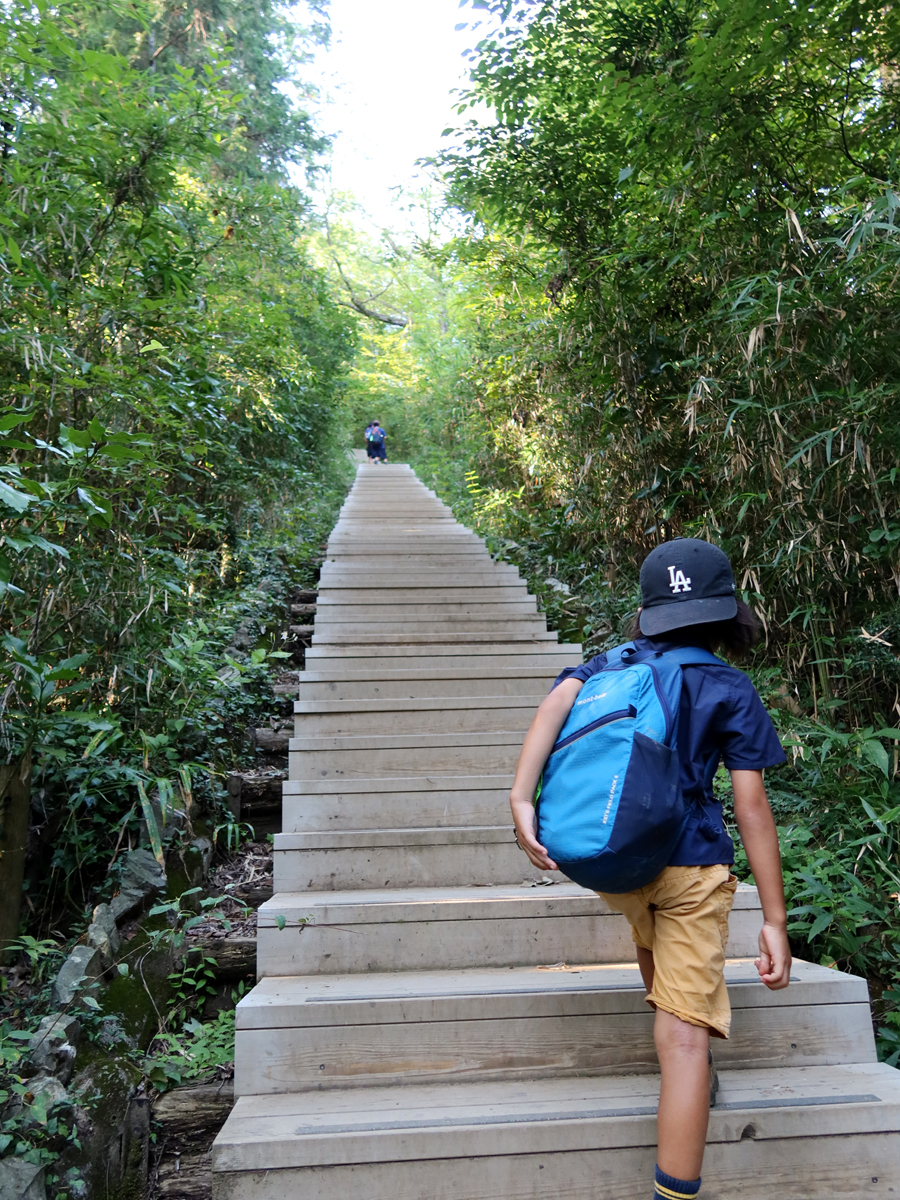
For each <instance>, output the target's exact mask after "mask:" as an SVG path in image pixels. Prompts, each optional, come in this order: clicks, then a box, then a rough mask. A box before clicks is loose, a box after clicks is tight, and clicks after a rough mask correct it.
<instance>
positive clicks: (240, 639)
mask: <svg viewBox="0 0 900 1200" xmlns="http://www.w3.org/2000/svg"><path fill="white" fill-rule="evenodd" d="M254 644H255V639H254V637H253V635H252V634H251V632H250V627H249V626H248V625H239V626H238V627H237V629H236V630H235V631H234V637H233V638H232V639H231V645H232V646H233V647H234V649H235V650H252V649H253V646H254Z"/></svg>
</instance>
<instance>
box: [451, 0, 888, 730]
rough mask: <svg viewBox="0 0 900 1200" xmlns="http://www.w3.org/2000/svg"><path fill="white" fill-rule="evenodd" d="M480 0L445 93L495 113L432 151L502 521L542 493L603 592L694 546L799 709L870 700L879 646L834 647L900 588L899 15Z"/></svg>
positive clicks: (488, 483) (863, 705) (485, 470)
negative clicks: (681, 544) (682, 538)
mask: <svg viewBox="0 0 900 1200" xmlns="http://www.w3.org/2000/svg"><path fill="white" fill-rule="evenodd" d="M483 7H486V8H487V9H489V10H490V12H491V13H492V14H493V15H494V17H495V18H496V20H497V22H498V26H499V28H498V31H497V33H496V34H495V35H491V36H489V37H488V38H486V39H485V40H484V42H483V43H482V44H481V46H480V48H479V53H478V56H477V57H476V59H475V65H474V70H473V83H472V87H471V90H470V93H469V95H468V97H466V101H465V102H466V103H475V102H480V103H483V104H486V105H487V106H489V107H490V108H491V109H492V110H493V114H494V115H495V116H496V122H495V123H482V124H472V125H470V126H468V127H467V128H466V129H465V130H464V131H463V132H462V133H461V134H460V140H459V144H458V147H457V149H456V150H455V151H452V152H449V153H448V154H447V155H445V157H444V165H445V166H446V167H448V168H450V170H451V180H452V188H453V191H454V195H455V198H456V199H457V201H458V202H459V203H460V204H461V205H463V206H464V207H466V208H468V209H469V210H470V212H471V213H472V214H473V218H474V219H473V224H472V233H471V237H470V238H469V239H468V241H467V242H460V243H459V245H458V247H457V248H456V251H455V252H456V253H457V254H458V256H459V257H460V259H461V260H463V259H464V260H465V261H466V262H467V264H468V269H469V270H470V271H471V272H473V273H474V274H475V276H476V278H478V279H479V280H480V281H481V282H482V285H483V291H484V295H483V299H482V301H481V304H480V314H479V316H480V328H481V333H482V336H481V339H480V344H478V342H477V341H476V343H475V344H474V346H473V349H474V355H473V362H472V366H471V368H470V370H469V372H468V375H467V379H466V380H465V381H464V382H463V387H464V388H465V389H466V390H467V391H468V393H469V400H468V405H467V408H468V414H467V421H468V423H469V430H468V432H467V434H466V438H465V440H466V441H467V443H468V445H469V446H472V447H473V448H474V457H475V462H476V466H477V469H478V472H479V479H480V482H481V484H482V486H484V487H487V488H499V489H500V490H501V492H502V494H503V495H504V497H505V498H506V501H505V505H503V506H501V507H502V508H504V509H505V510H506V512H499V513H498V514H497V516H496V517H495V519H494V524H495V525H499V526H504V522H506V527H505V528H504V529H503V530H502V531H503V532H504V533H508V532H509V530H510V529H511V530H512V534H511V535H512V537H513V539H514V540H518V538H517V537H516V532H515V530H516V526H517V525H519V524H521V523H523V520H524V519H525V517H524V516H523V514H522V510H526V514H527V512H528V511H530V512H532V513H533V512H534V511H535V510H538V511H540V512H543V513H547V512H551V511H552V512H554V513H558V514H559V516H560V520H561V524H562V523H563V522H564V524H565V529H564V530H563V536H561V538H560V543H559V545H558V547H557V546H554V547H553V549H554V553H558V554H559V555H560V556H561V557H566V556H567V555H569V554H571V555H573V556H575V557H576V560H577V561H578V562H580V561H583V560H584V559H587V561H588V562H589V565H590V566H591V568H592V569H593V570H594V571H598V572H601V573H602V574H603V575H604V576H605V577H606V578H607V579H608V580H609V581H610V582H612V583H614V584H617V583H618V579H619V577H620V575H621V574H622V573H623V572H624V574H625V577H626V580H627V581H628V583H629V584H630V582H631V580H632V579H633V578H634V573H635V568H636V565H637V564H638V562H639V561H640V559H641V557H642V556H643V554H644V553H645V552H646V551H647V550H648V549H649V548H651V547H652V545H653V544H654V543H655V541H656V540H658V539H659V538H661V537H670V536H672V535H674V534H678V533H684V534H695V535H698V536H711V537H714V538H716V539H717V540H719V541H720V542H722V543H723V544H724V545H725V547H726V548H727V549H728V550H729V552H730V553H731V554H732V556H733V558H734V560H735V563H736V566H737V568H738V572H739V580H740V583H741V587H742V589H743V590H744V592H745V594H746V595H747V596H748V597H749V598H751V599H753V600H754V601H755V603H756V606H757V607H758V609H759V610H760V611H761V612H762V614H763V615H764V617H765V619H766V622H767V628H768V632H769V637H770V643H771V645H772V646H773V648H777V650H778V652H779V653H780V655H781V656H782V659H783V660H784V661H785V662H786V664H787V666H788V668H789V670H790V671H791V673H792V675H794V676H795V677H796V678H797V679H798V681H799V682H800V683H801V685H802V686H803V687H804V688H805V689H808V690H809V691H810V693H811V694H812V699H813V703H814V705H815V706H816V708H818V705H820V704H822V705H825V706H826V708H828V706H832V705H834V704H835V702H839V704H840V706H841V707H842V708H846V709H847V712H846V714H845V715H846V716H848V717H849V718H850V719H851V720H853V721H856V720H861V721H863V723H865V722H874V721H875V720H877V719H881V717H882V716H883V714H880V715H879V713H878V712H877V710H876V709H875V707H873V704H872V695H873V690H874V691H876V692H877V691H878V689H877V688H875V689H873V688H872V686H871V684H872V675H873V670H874V674H875V676H876V678H877V677H878V667H877V664H875V663H873V662H872V661H871V659H870V660H869V661H867V662H866V663H865V665H863V664H862V663H860V666H861V667H862V669H861V670H859V669H854V670H852V671H849V672H848V671H846V670H844V665H843V663H836V662H835V661H834V660H835V658H836V657H838V658H839V657H840V656H841V650H842V648H843V647H842V641H843V639H844V638H845V637H846V636H847V635H848V634H849V633H851V631H853V630H857V631H858V630H859V628H860V627H861V626H866V627H868V623H869V622H872V621H875V620H877V619H878V617H879V616H880V615H881V613H882V612H884V611H886V610H887V609H888V608H889V606H890V605H891V604H892V602H893V600H894V598H895V596H896V586H897V585H896V578H897V563H898V560H897V537H898V532H897V530H895V528H894V525H895V524H896V523H897V512H896V510H897V496H898V493H897V472H896V459H897V452H898V436H900V429H898V427H897V425H896V422H895V421H894V420H893V417H892V414H893V412H894V411H895V410H896V407H897V406H896V379H897V377H898V366H900V342H898V338H897V327H896V321H895V320H894V311H895V307H896V285H895V281H896V278H897V267H898V264H900V258H898V253H900V239H898V229H897V223H896V211H897V207H898V201H897V198H896V193H895V190H894V186H893V184H892V182H891V172H892V170H893V167H892V165H891V164H892V163H893V162H894V159H895V156H896V153H897V150H898V145H897V141H896V127H897V126H896V113H897V106H898V102H900V92H898V88H897V79H898V73H897V69H896V68H897V63H896V53H897V49H896V48H897V46H898V44H900V39H898V37H897V19H898V18H897V14H896V13H895V12H894V11H893V10H891V9H885V8H883V7H879V6H877V5H875V4H864V5H862V6H860V5H856V4H849V3H848V4H845V3H842V2H838V3H834V4H831V5H827V6H824V7H823V6H821V5H816V6H814V7H813V8H809V9H807V10H804V12H802V13H800V12H798V11H797V10H796V9H795V7H794V6H793V5H791V4H788V3H787V2H785V3H783V4H774V5H766V6H763V7H760V6H758V5H738V6H734V5H720V6H715V5H714V6H713V7H712V8H709V7H707V8H702V9H701V8H697V7H696V6H692V5H683V4H679V3H673V4H669V5H664V6H662V7H660V6H658V5H651V6H648V5H645V4H643V3H642V0H625V2H623V3H612V2H609V3H607V2H606V0H597V2H595V3H591V4H587V5H585V4H575V3H570V2H568V0H554V2H552V3H546V4H543V5H540V6H536V7H531V8H528V9H525V8H523V9H522V11H521V12H518V11H512V10H513V9H514V7H515V6H512V5H507V4H501V3H496V4H493V3H492V4H487V5H485V6H483ZM463 107H465V105H464V106H463ZM523 488H524V491H523V492H522V493H521V498H520V499H516V496H517V494H518V493H519V492H520V489H523ZM880 627H881V626H879V628H880ZM891 692H892V694H893V687H892V688H891Z"/></svg>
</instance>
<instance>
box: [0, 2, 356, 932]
mask: <svg viewBox="0 0 900 1200" xmlns="http://www.w3.org/2000/svg"><path fill="white" fill-rule="evenodd" d="M289 7H291V6H288V7H285V6H280V5H278V6H276V5H274V4H270V3H264V4H262V5H261V6H260V5H257V6H255V7H254V8H253V10H252V11H250V10H248V9H247V8H246V6H240V5H237V4H234V3H231V2H230V0H225V2H220V0H215V2H212V0H210V2H209V3H205V2H204V3H200V4H198V5H193V6H191V7H190V9H189V10H188V9H184V8H173V7H172V6H171V5H168V4H164V3H162V2H161V0H141V2H140V3H137V4H133V3H128V4H124V3H122V4H120V3H114V4H103V5H100V4H93V3H80V2H75V0H71V2H68V3H64V4H62V5H58V6H55V7H54V8H53V9H52V10H51V9H50V8H49V7H47V6H43V5H37V6H32V5H29V4H24V3H13V4H10V5H8V6H6V7H5V9H4V11H3V13H2V14H0V59H2V61H3V64H4V78H6V79H7V84H8V86H7V89H6V90H5V93H4V95H5V97H6V98H5V100H4V101H3V104H5V105H6V108H5V110H4V111H3V113H2V114H0V116H2V122H3V127H2V139H0V174H2V177H3V183H4V188H3V193H2V201H0V228H2V231H3V232H2V237H0V305H2V313H3V316H2V319H0V384H2V387H3V390H4V393H5V396H6V398H7V399H6V403H7V407H6V408H4V409H3V411H2V413H0V450H2V456H0V457H2V462H0V533H2V543H0V605H2V610H3V623H4V626H5V631H6V632H5V634H4V643H3V644H4V650H5V655H4V657H3V660H2V662H0V743H2V749H3V752H4V754H5V755H6V756H7V759H9V760H11V759H13V758H14V757H16V756H17V755H19V754H20V753H21V752H22V750H23V749H24V748H25V746H26V745H32V744H33V746H34V763H35V767H34V781H35V789H36V795H37V805H36V807H37V811H38V815H39V821H38V829H37V838H36V843H37V854H36V855H33V856H32V862H31V864H30V884H31V886H32V888H33V889H34V890H35V891H36V892H40V894H41V900H42V905H43V907H42V910H41V913H40V918H39V919H40V920H41V921H43V922H44V923H45V925H44V927H45V928H46V927H49V925H50V923H57V924H58V922H59V920H60V919H71V918H73V917H74V915H75V914H76V913H78V912H80V910H81V909H82V908H83V907H84V906H89V905H90V903H92V902H93V901H95V900H96V898H97V896H96V894H95V892H94V891H93V889H94V886H95V884H97V883H99V881H101V880H104V879H105V877H106V876H107V874H108V867H109V866H110V864H111V863H113V864H114V863H115V860H116V856H117V854H118V851H119V849H120V848H121V847H122V846H123V845H124V846H126V847H127V846H128V845H131V844H134V842H135V840H136V839H137V838H138V837H139V836H141V834H140V830H141V822H142V818H143V822H144V826H145V827H146V829H147V831H148V832H149V835H150V839H151V842H152V843H153V848H154V850H155V852H156V853H157V855H160V854H161V853H162V835H163V834H164V833H165V830H157V829H156V820H155V818H154V817H153V813H152V812H151V809H152V808H153V805H154V804H155V803H156V800H157V798H158V799H159V801H160V803H161V806H162V818H163V824H165V819H166V813H167V810H168V809H169V808H170V807H171V805H172V804H173V803H175V802H176V800H177V803H178V806H179V807H184V805H185V804H188V805H190V804H191V803H193V802H196V803H197V804H198V806H203V805H205V806H206V807H215V802H216V797H217V795H218V792H219V790H220V789H219V785H218V783H217V779H218V778H220V777H221V775H222V773H223V772H224V770H225V769H227V768H228V767H230V766H232V765H233V764H234V763H235V762H236V761H238V760H239V759H240V757H241V756H242V755H243V754H244V753H245V750H244V748H243V746H244V743H243V731H244V728H245V727H246V726H247V725H248V724H250V723H252V722H253V721H254V720H255V719H256V718H257V717H258V716H260V715H261V714H262V713H263V712H264V711H266V710H267V709H269V710H270V708H271V704H272V695H271V682H272V677H273V673H274V672H275V671H277V670H278V668H279V666H280V658H281V657H282V656H284V655H286V654H287V653H288V652H287V651H285V650H284V648H283V646H281V645H280V644H276V642H277V639H276V636H275V629H276V628H277V622H278V607H283V605H284V604H285V603H286V602H287V599H288V596H287V593H288V590H289V588H290V586H292V585H293V586H296V585H297V584H302V583H305V584H306V585H307V586H309V584H311V583H312V582H313V574H312V573H313V571H314V569H315V560H316V558H317V556H318V554H319V545H320V543H321V541H322V538H323V535H324V533H325V532H326V531H327V529H328V528H329V527H330V525H331V523H332V514H333V512H334V509H335V507H336V506H337V504H339V502H340V497H341V494H342V491H343V488H344V486H345V476H346V467H345V465H344V464H343V463H342V462H341V456H340V446H339V432H338V429H337V426H336V424H335V420H334V413H335V411H336V408H337V406H338V403H339V400H340V396H341V393H342V389H343V379H344V375H345V372H346V365H347V361H348V358H349V357H350V356H352V353H353V350H354V346H355V342H356V334H355V330H354V327H353V323H352V319H351V318H350V317H349V316H348V314H346V313H345V312H344V311H343V310H342V309H341V308H340V307H339V306H338V305H337V304H336V303H335V302H334V301H333V299H332V298H331V296H330V291H329V283H328V280H327V277H326V274H325V272H324V271H323V270H322V269H321V268H319V267H317V266H316V265H315V263H314V262H313V260H312V257H311V255H310V252H309V249H308V242H309V233H310V228H309V219H308V202H307V199H306V197H305V196H304V195H303V193H302V192H300V191H299V190H298V189H297V188H296V187H294V186H291V185H290V184H289V183H288V182H287V171H288V166H289V164H291V163H294V164H304V165H305V166H306V167H307V168H308V169H309V170H313V169H314V168H315V166H316V164H317V162H318V161H319V159H318V156H319V155H320V153H321V151H322V150H323V148H324V146H325V141H324V140H323V138H322V137H321V135H320V134H318V133H317V131H316V130H315V129H314V128H313V126H312V124H311V121H310V117H309V114H308V113H307V112H305V111H304V110H303V109H302V108H301V107H300V105H299V104H298V103H296V102H295V101H292V100H290V99H289V98H288V93H287V90H286V87H285V85H286V84H288V83H290V84H291V88H292V89H293V91H292V94H293V95H294V97H295V99H300V100H302V98H303V96H307V97H308V96H309V95H310V94H311V93H310V89H309V88H308V86H307V85H305V84H304V82H303V79H302V70H301V68H302V65H303V62H304V61H305V60H306V59H307V58H308V56H309V53H310V51H311V49H312V48H313V47H314V46H315V45H317V44H318V43H319V42H321V41H322V40H323V39H324V38H325V37H326V36H327V30H326V29H325V27H324V25H323V23H322V20H321V6H320V5H318V4H317V3H313V4H312V5H311V6H310V5H307V6H306V7H307V10H308V15H309V18H310V20H309V23H308V24H307V25H306V26H302V25H300V24H298V23H297V22H296V20H295V19H294V15H292V14H291V12H289ZM258 585H261V586H258ZM273 604H274V605H275V606H276V608H275V612H274V614H273V611H272V610H273ZM239 628H243V629H244V630H245V631H246V632H245V634H244V635H243V640H244V641H246V640H247V639H248V638H252V644H251V645H250V646H249V649H248V650H244V649H237V648H236V647H235V645H234V644H233V639H234V638H235V636H236V632H237V630H238V629H239ZM239 640H240V639H239ZM157 835H158V836H157ZM230 836H232V839H233V836H234V834H233V833H232V834H231V835H230ZM112 883H114V879H110V885H111V884H112ZM66 910H68V917H66V918H64V917H63V914H64V913H66Z"/></svg>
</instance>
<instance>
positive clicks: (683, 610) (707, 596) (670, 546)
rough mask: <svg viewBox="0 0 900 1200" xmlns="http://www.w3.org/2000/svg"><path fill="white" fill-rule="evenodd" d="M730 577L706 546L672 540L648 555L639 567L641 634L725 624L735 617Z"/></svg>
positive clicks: (723, 559) (720, 554)
mask: <svg viewBox="0 0 900 1200" xmlns="http://www.w3.org/2000/svg"><path fill="white" fill-rule="evenodd" d="M734 593H735V583H734V572H733V571H732V569H731V563H730V562H729V561H728V556H727V554H725V552H724V551H723V550H720V549H719V547H718V546H714V545H713V544H712V542H704V541H701V539H700V538H675V539H674V540H673V541H671V542H663V544H662V545H661V546H657V547H656V549H655V550H651V551H650V553H649V554H648V555H647V557H646V558H645V559H644V562H643V566H642V567H641V615H640V625H641V633H643V634H644V635H645V636H646V637H656V636H657V635H658V634H661V633H668V632H669V630H671V629H680V628H681V627H682V626H684V625H707V624H709V623H710V622H712V621H727V620H729V619H730V618H731V617H733V616H734V615H735V614H736V613H737V600H736V599H735V594H734Z"/></svg>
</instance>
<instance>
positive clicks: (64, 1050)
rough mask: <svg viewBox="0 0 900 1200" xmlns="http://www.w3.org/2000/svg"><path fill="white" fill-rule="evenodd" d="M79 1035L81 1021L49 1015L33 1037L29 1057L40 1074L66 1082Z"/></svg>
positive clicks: (54, 1014)
mask: <svg viewBox="0 0 900 1200" xmlns="http://www.w3.org/2000/svg"><path fill="white" fill-rule="evenodd" d="M80 1035H81V1022H80V1021H78V1020H76V1018H75V1017H69V1016H66V1015H65V1014H64V1013H50V1014H49V1015H48V1016H46V1017H44V1018H43V1020H42V1021H41V1023H40V1025H38V1027H37V1029H36V1030H35V1031H34V1033H33V1034H32V1037H31V1041H30V1042H29V1043H28V1057H29V1058H30V1059H31V1061H32V1063H33V1064H34V1066H35V1067H37V1069H38V1071H39V1072H40V1073H42V1074H44V1075H55V1076H56V1078H57V1079H59V1080H60V1081H61V1082H62V1083H68V1082H69V1080H70V1079H71V1078H72V1066H73V1064H74V1062H75V1054H76V1052H77V1049H78V1039H79V1037H80ZM32 1090H33V1089H32Z"/></svg>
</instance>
